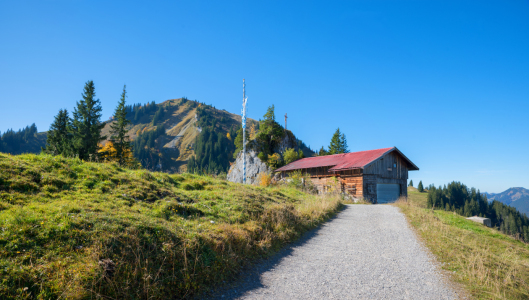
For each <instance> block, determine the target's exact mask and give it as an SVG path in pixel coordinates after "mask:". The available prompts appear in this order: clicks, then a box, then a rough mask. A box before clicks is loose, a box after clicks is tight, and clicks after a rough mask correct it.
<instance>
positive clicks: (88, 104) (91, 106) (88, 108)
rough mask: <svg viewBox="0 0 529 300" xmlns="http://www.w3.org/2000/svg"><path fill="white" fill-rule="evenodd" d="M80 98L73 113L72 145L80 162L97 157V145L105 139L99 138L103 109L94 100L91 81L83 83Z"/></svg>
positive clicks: (99, 103) (97, 101)
mask: <svg viewBox="0 0 529 300" xmlns="http://www.w3.org/2000/svg"><path fill="white" fill-rule="evenodd" d="M82 97H83V98H82V99H81V100H80V101H79V102H77V107H76V108H75V109H74V112H73V121H72V131H73V143H74V149H75V154H77V155H78V157H79V158H80V159H82V160H88V159H90V158H92V157H95V156H96V155H97V151H98V149H99V143H100V142H101V141H103V140H104V139H105V138H106V137H105V136H101V130H102V129H103V127H104V126H105V124H104V123H102V122H101V111H102V110H103V109H102V108H101V102H100V101H99V99H97V100H96V99H95V88H94V82H93V81H92V80H90V81H87V82H86V83H85V87H84V92H83V94H82Z"/></svg>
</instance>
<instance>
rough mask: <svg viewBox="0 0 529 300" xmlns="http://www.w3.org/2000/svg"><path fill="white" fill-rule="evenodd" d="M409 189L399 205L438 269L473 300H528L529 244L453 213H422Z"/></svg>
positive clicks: (422, 199) (421, 202)
mask: <svg viewBox="0 0 529 300" xmlns="http://www.w3.org/2000/svg"><path fill="white" fill-rule="evenodd" d="M426 196H427V194H426V193H419V192H417V191H414V190H410V189H408V201H407V202H399V203H397V204H396V205H398V206H399V207H400V208H401V209H402V211H403V212H404V214H406V216H407V217H408V220H409V221H410V224H411V225H412V226H413V227H414V228H415V229H416V232H417V233H418V234H419V235H420V236H421V237H422V239H423V241H424V242H425V244H426V246H428V248H430V250H431V251H432V253H433V254H434V255H435V256H436V257H437V258H438V260H439V261H440V262H441V263H442V268H443V269H444V270H446V271H447V273H449V274H450V275H451V277H452V278H453V279H454V280H455V281H456V282H458V283H459V284H461V285H462V286H463V287H464V288H465V289H466V290H467V291H468V292H469V293H470V294H471V295H472V297H474V298H477V299H527V298H529V244H524V243H523V242H521V241H519V240H516V239H514V238H512V237H510V236H507V235H504V234H502V233H501V232H500V231H498V230H497V229H494V228H488V227H486V226H484V225H481V224H478V223H475V222H472V221H469V220H466V219H465V218H464V217H461V216H459V215H457V214H455V213H453V212H447V211H442V210H431V209H426Z"/></svg>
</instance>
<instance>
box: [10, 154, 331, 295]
mask: <svg viewBox="0 0 529 300" xmlns="http://www.w3.org/2000/svg"><path fill="white" fill-rule="evenodd" d="M340 205H341V203H340V198H339V197H336V196H318V195H312V194H307V193H304V192H302V191H300V190H297V189H295V188H290V187H274V186H270V187H256V186H248V185H245V186H243V185H240V184H234V183H231V182H227V181H225V180H221V179H218V178H212V177H207V176H198V175H192V174H181V175H168V174H164V173H152V172H147V171H144V170H127V169H122V168H120V167H119V166H117V165H115V164H103V163H87V162H82V161H80V160H78V159H67V158H61V157H52V156H47V155H42V156H40V155H21V156H11V155H5V154H0V298H1V299H35V298H36V299H50V298H63V299H93V298H110V299H124V298H126V299H129V298H134V299H149V298H151V299H164V298H187V297H191V296H193V295H197V294H199V293H200V292H201V291H203V290H205V289H209V288H211V287H212V286H213V285H214V284H216V283H218V282H221V281H224V280H228V279H230V278H231V277H232V276H233V275H234V274H236V273H237V272H238V271H239V270H240V268H241V267H242V266H244V265H245V264H247V263H249V262H251V261H252V260H254V259H256V258H259V257H265V256H267V255H270V254H271V253H273V252H274V251H277V250H278V249H280V248H281V247H282V246H283V245H284V244H285V243H288V242H289V241H292V240H294V239H296V238H297V237H299V236H300V235H301V234H302V233H303V232H304V231H306V230H308V229H310V228H313V227H314V226H317V225H318V224H320V223H321V222H323V221H325V220H326V219H328V218H329V217H330V216H332V215H333V214H334V213H335V212H336V211H337V210H338V209H339V207H340Z"/></svg>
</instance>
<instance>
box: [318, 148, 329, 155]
mask: <svg viewBox="0 0 529 300" xmlns="http://www.w3.org/2000/svg"><path fill="white" fill-rule="evenodd" d="M325 155H329V153H328V152H327V150H325V148H323V146H321V149H320V151H318V156H325Z"/></svg>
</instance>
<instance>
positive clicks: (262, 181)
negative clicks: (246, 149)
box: [257, 172, 272, 187]
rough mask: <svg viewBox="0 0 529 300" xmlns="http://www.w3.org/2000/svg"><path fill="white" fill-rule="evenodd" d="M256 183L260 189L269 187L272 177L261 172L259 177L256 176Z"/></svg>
mask: <svg viewBox="0 0 529 300" xmlns="http://www.w3.org/2000/svg"><path fill="white" fill-rule="evenodd" d="M257 182H259V185H260V186H262V187H267V186H270V183H271V182H272V175H271V174H269V173H265V172H261V173H259V175H257Z"/></svg>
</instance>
